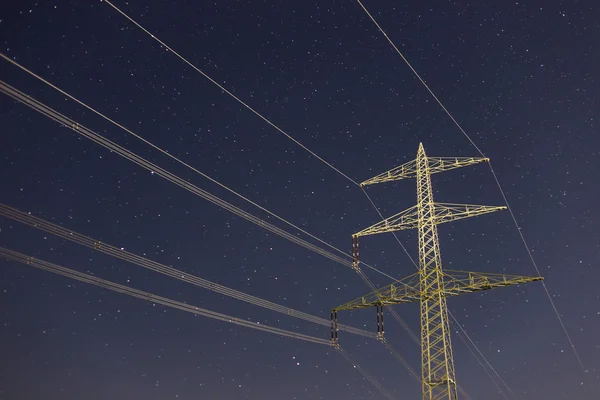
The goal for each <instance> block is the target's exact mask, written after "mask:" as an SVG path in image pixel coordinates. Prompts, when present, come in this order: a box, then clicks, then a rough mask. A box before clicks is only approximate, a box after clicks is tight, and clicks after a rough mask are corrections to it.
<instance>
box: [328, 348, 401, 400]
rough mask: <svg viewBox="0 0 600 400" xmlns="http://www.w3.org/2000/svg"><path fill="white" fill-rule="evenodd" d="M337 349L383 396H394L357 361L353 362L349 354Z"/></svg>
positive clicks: (392, 397)
mask: <svg viewBox="0 0 600 400" xmlns="http://www.w3.org/2000/svg"><path fill="white" fill-rule="evenodd" d="M338 350H339V352H340V354H341V355H342V356H344V358H345V359H346V360H348V362H349V363H350V364H352V366H353V367H354V369H356V370H357V371H358V372H360V373H361V374H362V376H364V377H365V379H367V380H368V381H369V382H371V384H372V385H373V386H375V387H376V388H377V390H379V391H380V392H381V394H383V395H384V396H385V397H387V398H388V399H390V400H394V396H392V395H391V393H390V392H388V391H387V390H385V389H384V388H383V386H381V384H380V383H379V382H378V381H377V380H376V379H375V378H374V377H373V375H371V374H370V373H368V372H367V371H366V370H365V369H364V368H362V367H361V366H360V365H358V364H357V363H355V362H354V360H353V359H352V357H350V354H348V353H347V352H346V351H345V350H344V349H343V348H341V347H340V348H339V349H338Z"/></svg>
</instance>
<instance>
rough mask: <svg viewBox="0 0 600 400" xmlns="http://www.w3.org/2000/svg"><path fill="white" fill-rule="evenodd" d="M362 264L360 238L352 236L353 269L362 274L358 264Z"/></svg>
mask: <svg viewBox="0 0 600 400" xmlns="http://www.w3.org/2000/svg"><path fill="white" fill-rule="evenodd" d="M359 263H360V253H359V251H358V236H352V269H353V270H354V271H356V272H360V268H359V267H358V264H359Z"/></svg>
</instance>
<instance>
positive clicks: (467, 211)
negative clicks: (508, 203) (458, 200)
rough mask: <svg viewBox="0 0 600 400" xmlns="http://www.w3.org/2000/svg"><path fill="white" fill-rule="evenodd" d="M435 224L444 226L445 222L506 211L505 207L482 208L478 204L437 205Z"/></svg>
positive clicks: (435, 208)
mask: <svg viewBox="0 0 600 400" xmlns="http://www.w3.org/2000/svg"><path fill="white" fill-rule="evenodd" d="M434 210H435V216H434V220H435V221H434V222H435V223H436V224H443V223H445V222H451V221H456V220H459V219H464V218H469V217H476V216H478V215H483V214H489V213H491V212H495V211H502V210H506V207H505V206H482V205H476V204H454V203H437V202H436V203H435V206H434Z"/></svg>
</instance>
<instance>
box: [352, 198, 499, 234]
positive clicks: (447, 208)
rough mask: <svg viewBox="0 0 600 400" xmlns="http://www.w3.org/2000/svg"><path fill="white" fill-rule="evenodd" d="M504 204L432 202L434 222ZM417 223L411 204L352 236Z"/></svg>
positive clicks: (452, 219)
mask: <svg viewBox="0 0 600 400" xmlns="http://www.w3.org/2000/svg"><path fill="white" fill-rule="evenodd" d="M505 209H506V207H504V206H481V205H475V204H454V203H434V210H435V213H434V218H433V222H434V223H435V224H443V223H445V222H451V221H456V220H459V219H464V218H469V217H476V216H478V215H483V214H488V213H491V212H494V211H501V210H505ZM418 223H419V216H418V210H417V206H416V205H415V206H412V207H410V208H407V209H406V210H404V211H401V212H399V213H398V214H395V215H392V216H391V217H389V218H386V219H384V220H382V221H380V222H378V223H376V224H374V225H371V226H369V227H368V228H365V229H363V230H362V231H359V232H356V233H355V234H354V235H352V236H354V237H359V236H367V235H377V234H379V233H386V232H396V231H402V230H406V229H416V228H417V227H418Z"/></svg>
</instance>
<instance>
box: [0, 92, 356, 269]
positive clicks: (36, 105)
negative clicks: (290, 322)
mask: <svg viewBox="0 0 600 400" xmlns="http://www.w3.org/2000/svg"><path fill="white" fill-rule="evenodd" d="M0 91H1V92H3V93H5V94H6V95H8V96H9V97H11V98H13V99H15V100H17V101H19V102H21V103H23V104H25V105H27V106H29V107H31V108H32V109H34V110H36V111H38V112H39V113H41V114H43V115H45V116H47V117H48V118H50V119H52V120H54V121H56V122H58V123H60V124H61V125H63V126H65V127H67V128H70V129H72V130H73V131H75V132H76V133H78V134H80V135H82V136H83V137H85V138H87V139H90V140H91V141H93V142H94V143H97V144H99V145H101V146H102V147H105V148H106V149H108V150H111V151H113V152H115V153H117V154H118V155H120V156H121V157H123V158H125V159H127V160H129V161H131V162H133V163H135V164H137V165H139V166H140V167H142V168H145V169H146V170H148V171H150V172H151V173H153V174H155V175H158V176H160V177H161V178H164V179H166V180H168V181H169V182H171V183H174V184H176V185H177V186H180V187H182V188H184V189H186V190H188V191H189V192H191V193H193V194H195V195H197V196H200V197H202V198H204V199H205V200H208V201H210V202H211V203H213V204H216V205H218V206H219V207H221V208H223V209H225V210H227V211H230V212H232V213H233V214H236V215H238V216H240V217H242V218H244V219H246V220H248V221H250V222H252V223H254V224H256V225H258V226H260V227H263V228H265V229H267V230H268V231H270V232H272V233H275V234H277V235H279V236H281V237H283V238H285V239H288V240H290V241H291V242H294V243H296V244H298V245H300V246H302V247H305V248H306V249H308V250H311V251H313V252H315V253H317V254H320V255H322V256H323V257H326V258H329V259H331V260H332V261H335V262H337V263H339V264H342V265H345V266H347V267H352V263H351V261H349V260H346V259H344V258H342V257H339V256H337V255H335V254H333V253H331V252H329V251H327V250H324V249H322V248H321V247H318V246H316V245H314V244H312V243H310V242H307V241H306V240H304V239H301V238H299V237H297V236H295V235H292V234H291V233H289V232H287V231H284V230H283V229H281V228H279V227H277V226H275V225H273V224H271V223H269V222H266V221H265V220H263V219H260V218H258V217H256V216H254V215H252V214H250V213H248V212H246V211H244V210H242V209H241V208H239V207H236V206H234V205H232V204H230V203H228V202H226V201H225V200H222V199H221V198H219V197H217V196H215V195H213V194H211V193H209V192H207V191H205V190H203V189H200V188H199V187H197V186H195V185H193V184H191V183H189V182H187V181H185V180H183V179H182V178H180V177H178V176H177V175H175V174H172V173H171V172H169V171H167V170H165V169H163V168H161V167H159V166H158V165H156V164H154V163H151V162H150V161H147V160H146V159H144V158H142V157H140V156H139V155H137V154H135V153H133V152H132V151H130V150H127V149H126V148H124V147H122V146H120V145H118V144H116V143H114V142H112V141H110V140H108V139H106V138H104V137H103V136H102V135H100V134H98V133H96V132H94V131H92V130H90V129H88V128H86V127H85V126H83V125H81V124H79V123H77V122H75V121H73V120H72V119H70V118H68V117H66V116H64V115H63V114H61V113H59V112H57V111H55V110H54V109H52V108H50V107H48V106H46V105H44V104H43V103H40V102H39V101H37V100H35V99H33V98H32V97H30V96H28V95H26V94H25V93H23V92H21V91H19V90H18V89H15V88H13V87H12V86H10V85H8V84H7V83H5V82H3V81H0Z"/></svg>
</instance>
